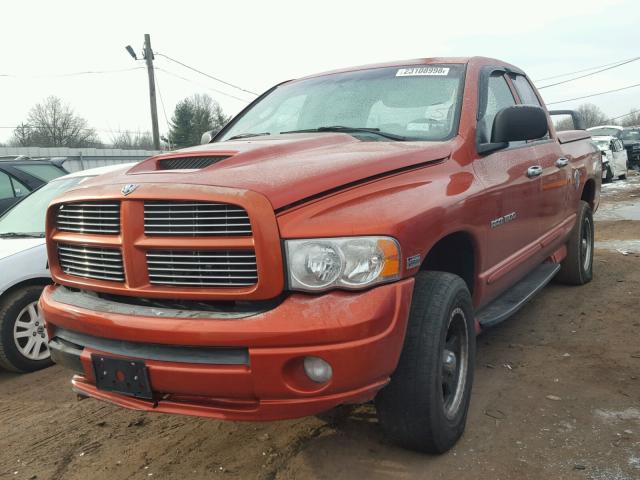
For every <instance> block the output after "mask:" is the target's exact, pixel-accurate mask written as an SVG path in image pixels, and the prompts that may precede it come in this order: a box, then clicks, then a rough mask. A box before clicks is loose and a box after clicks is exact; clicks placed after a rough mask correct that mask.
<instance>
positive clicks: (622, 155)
mask: <svg viewBox="0 0 640 480" xmlns="http://www.w3.org/2000/svg"><path fill="white" fill-rule="evenodd" d="M591 139H592V140H593V143H595V144H596V147H598V149H600V151H601V152H602V179H603V180H604V181H605V182H610V181H611V180H613V179H614V178H616V177H617V178H619V179H620V180H624V179H626V178H627V168H628V162H627V151H626V150H625V149H624V145H623V144H622V140H620V139H619V138H616V137H612V136H609V135H601V136H595V137H591Z"/></svg>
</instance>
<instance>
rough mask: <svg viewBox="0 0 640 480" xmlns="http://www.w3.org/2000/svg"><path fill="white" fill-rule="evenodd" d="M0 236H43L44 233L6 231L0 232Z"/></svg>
mask: <svg viewBox="0 0 640 480" xmlns="http://www.w3.org/2000/svg"><path fill="white" fill-rule="evenodd" d="M0 238H44V233H36V232H34V233H17V232H6V233H0Z"/></svg>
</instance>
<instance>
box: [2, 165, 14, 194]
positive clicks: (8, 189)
mask: <svg viewBox="0 0 640 480" xmlns="http://www.w3.org/2000/svg"><path fill="white" fill-rule="evenodd" d="M4 198H13V187H12V186H11V179H10V178H9V175H7V174H6V173H4V172H0V200H2V199H4Z"/></svg>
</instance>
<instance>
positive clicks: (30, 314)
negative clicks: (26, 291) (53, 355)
mask: <svg viewBox="0 0 640 480" xmlns="http://www.w3.org/2000/svg"><path fill="white" fill-rule="evenodd" d="M13 340H14V342H15V345H16V348H17V349H18V352H20V355H22V356H23V357H25V358H27V359H28V360H35V361H38V360H46V359H47V358H49V355H50V354H49V337H48V335H47V330H46V329H45V328H44V322H43V320H42V317H41V316H40V312H39V310H38V302H37V301H36V302H31V303H30V304H29V305H27V306H26V307H24V308H23V309H22V310H20V313H18V316H17V318H16V322H15V324H14V325H13Z"/></svg>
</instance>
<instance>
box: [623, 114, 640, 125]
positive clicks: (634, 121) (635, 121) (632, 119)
mask: <svg viewBox="0 0 640 480" xmlns="http://www.w3.org/2000/svg"><path fill="white" fill-rule="evenodd" d="M620 125H622V126H623V127H635V126H638V125H640V110H631V111H630V112H629V115H627V116H625V117H623V118H622V120H620Z"/></svg>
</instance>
